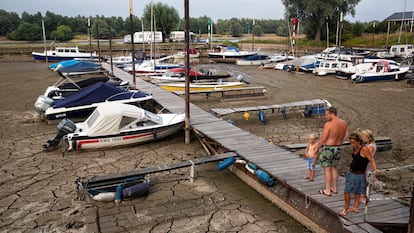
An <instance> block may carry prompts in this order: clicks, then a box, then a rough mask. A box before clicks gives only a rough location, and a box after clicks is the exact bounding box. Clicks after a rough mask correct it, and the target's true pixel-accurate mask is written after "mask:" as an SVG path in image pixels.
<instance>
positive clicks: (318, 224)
mask: <svg viewBox="0 0 414 233" xmlns="http://www.w3.org/2000/svg"><path fill="white" fill-rule="evenodd" d="M102 66H103V67H104V68H105V69H107V70H110V66H109V65H108V64H103V65H102ZM114 75H115V76H116V77H118V78H120V79H122V80H126V81H129V82H130V83H133V80H132V76H131V75H130V74H128V73H126V72H124V71H122V70H120V69H117V68H114ZM135 83H136V86H137V88H138V89H139V90H142V91H145V92H148V93H151V94H153V98H154V100H155V101H157V102H158V103H159V104H161V105H162V106H163V107H164V108H165V109H168V110H169V111H171V112H175V113H176V112H184V110H185V103H184V99H183V98H181V97H179V96H178V95H175V94H173V93H170V92H168V91H166V90H163V89H161V88H159V87H157V86H156V85H154V84H151V83H148V82H146V81H143V80H141V79H136V82H135ZM292 107H294V106H292ZM190 117H191V119H190V124H191V127H192V128H194V129H196V130H197V131H198V132H199V133H200V134H202V135H203V136H204V137H206V138H209V139H210V140H211V141H214V142H216V144H218V145H220V146H221V147H223V148H226V149H227V150H229V151H234V152H236V153H237V154H238V155H239V156H240V157H241V158H242V159H244V160H246V161H248V162H251V163H254V164H255V165H257V167H258V168H260V169H262V170H264V171H265V172H267V173H268V174H270V175H271V177H272V178H273V179H274V181H275V184H274V185H273V186H271V187H269V186H267V185H265V184H264V183H262V182H261V181H260V180H258V179H257V177H256V176H255V175H253V174H252V173H250V172H248V171H247V170H246V169H245V168H244V166H242V165H240V164H234V165H232V166H231V167H230V169H231V170H232V171H233V172H234V173H235V174H236V175H237V176H239V177H240V178H241V179H242V180H243V181H244V182H246V183H247V184H248V185H250V186H251V187H253V188H254V189H256V190H257V191H258V192H259V193H261V194H262V195H263V196H265V197H266V198H267V199H269V200H270V201H272V202H273V203H275V204H276V205H278V206H279V207H280V208H281V209H283V210H284V211H286V212H287V213H288V214H289V215H291V216H292V217H294V218H295V219H296V220H297V221H299V222H301V223H302V224H303V225H305V226H307V227H308V228H309V229H312V231H314V232H382V231H392V232H407V228H408V223H409V220H410V210H409V207H408V206H406V205H404V204H401V203H399V202H397V201H396V200H393V199H390V198H387V197H386V196H384V195H382V194H380V193H375V192H373V194H372V197H375V200H373V201H370V202H369V203H368V207H369V208H368V213H367V215H366V216H365V214H364V211H363V209H362V208H361V209H360V212H359V213H348V215H347V216H345V217H341V216H339V215H338V213H339V212H340V211H341V210H342V208H343V205H344V197H343V194H341V193H343V190H344V186H345V178H344V177H339V182H338V192H339V193H340V194H336V195H335V194H334V195H332V196H330V197H326V196H324V195H322V194H319V193H318V190H319V189H320V188H322V187H324V185H325V182H324V179H316V180H315V181H313V182H309V181H307V180H305V179H304V178H303V177H304V176H305V175H306V174H307V167H306V162H305V160H304V159H303V158H301V157H299V156H298V155H296V154H294V153H292V152H290V151H289V150H287V149H285V148H282V147H280V146H277V145H273V144H269V143H268V142H267V141H265V140H263V139H260V138H258V137H257V136H256V135H254V134H252V133H250V132H247V131H244V130H242V129H240V128H238V127H236V126H234V125H232V124H230V123H228V122H226V121H224V120H220V119H219V118H218V117H215V116H214V115H212V114H210V113H208V112H206V111H205V110H203V109H201V108H200V107H198V106H196V105H194V104H190ZM317 174H322V171H318V172H317ZM390 229H391V230H390Z"/></svg>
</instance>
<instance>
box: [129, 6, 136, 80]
mask: <svg viewBox="0 0 414 233" xmlns="http://www.w3.org/2000/svg"><path fill="white" fill-rule="evenodd" d="M129 24H130V34H131V56H132V77H133V79H132V80H133V83H134V87H136V84H137V83H136V80H135V77H136V74H135V48H134V23H133V20H132V0H129Z"/></svg>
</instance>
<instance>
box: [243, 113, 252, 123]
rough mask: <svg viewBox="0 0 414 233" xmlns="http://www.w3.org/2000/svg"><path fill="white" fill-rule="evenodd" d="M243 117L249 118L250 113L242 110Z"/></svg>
mask: <svg viewBox="0 0 414 233" xmlns="http://www.w3.org/2000/svg"><path fill="white" fill-rule="evenodd" d="M243 118H244V119H245V120H246V121H248V120H249V119H250V114H249V113H248V112H244V114H243Z"/></svg>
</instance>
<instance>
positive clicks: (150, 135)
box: [65, 122, 184, 151]
mask: <svg viewBox="0 0 414 233" xmlns="http://www.w3.org/2000/svg"><path fill="white" fill-rule="evenodd" d="M183 126H184V122H178V123H176V124H172V125H164V126H160V127H157V128H148V129H143V130H142V129H140V130H136V131H130V132H123V133H120V134H117V135H110V136H97V137H88V136H77V135H74V136H72V137H71V138H70V139H65V140H66V142H67V144H68V145H69V148H68V151H70V150H87V149H101V148H112V147H120V146H127V145H135V144H142V143H147V142H151V141H157V140H159V139H162V138H165V137H168V136H170V135H172V134H174V133H176V132H178V131H179V130H180V129H182V128H183Z"/></svg>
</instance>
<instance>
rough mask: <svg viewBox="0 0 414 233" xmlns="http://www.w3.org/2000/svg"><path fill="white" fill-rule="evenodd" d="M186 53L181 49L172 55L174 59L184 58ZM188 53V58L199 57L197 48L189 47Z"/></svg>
mask: <svg viewBox="0 0 414 233" xmlns="http://www.w3.org/2000/svg"><path fill="white" fill-rule="evenodd" d="M186 54H187V53H186V52H185V50H181V51H178V52H176V53H175V54H174V55H173V57H174V59H184V58H185V55H186ZM188 54H189V58H190V59H192V58H199V57H200V52H198V50H197V49H196V48H190V49H189V50H188Z"/></svg>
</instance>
